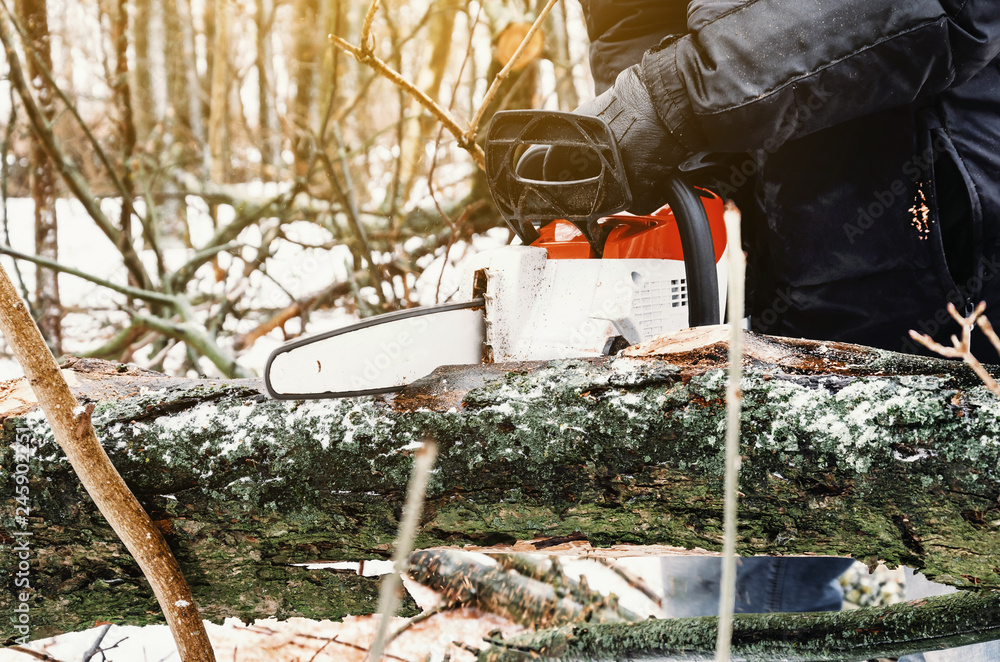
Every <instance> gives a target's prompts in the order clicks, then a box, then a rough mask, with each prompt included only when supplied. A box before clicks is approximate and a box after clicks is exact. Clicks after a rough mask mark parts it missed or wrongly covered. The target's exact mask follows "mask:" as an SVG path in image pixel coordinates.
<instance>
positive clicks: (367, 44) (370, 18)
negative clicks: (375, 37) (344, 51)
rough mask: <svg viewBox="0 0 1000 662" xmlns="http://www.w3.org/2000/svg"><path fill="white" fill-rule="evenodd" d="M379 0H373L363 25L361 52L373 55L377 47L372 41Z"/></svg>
mask: <svg viewBox="0 0 1000 662" xmlns="http://www.w3.org/2000/svg"><path fill="white" fill-rule="evenodd" d="M378 4H379V0H372V2H371V4H370V5H368V11H367V12H366V13H365V20H364V23H362V25H361V49H360V50H361V53H362V54H363V55H371V54H372V51H373V50H374V48H375V45H374V44H373V43H372V23H374V22H375V14H376V13H377V12H378Z"/></svg>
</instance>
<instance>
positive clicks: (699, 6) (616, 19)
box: [583, 0, 1000, 360]
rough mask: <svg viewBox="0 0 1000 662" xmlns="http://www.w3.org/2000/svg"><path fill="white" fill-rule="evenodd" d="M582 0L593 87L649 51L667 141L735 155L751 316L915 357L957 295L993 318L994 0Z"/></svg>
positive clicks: (998, 240) (650, 82)
mask: <svg viewBox="0 0 1000 662" xmlns="http://www.w3.org/2000/svg"><path fill="white" fill-rule="evenodd" d="M583 4H584V7H585V10H586V11H587V17H588V27H589V28H590V32H591V39H592V46H591V64H592V68H593V70H594V75H595V79H596V81H597V84H598V91H600V90H601V89H603V88H604V87H605V86H606V85H608V84H609V83H610V82H611V81H612V80H613V76H614V74H615V73H616V72H617V71H618V70H620V69H622V68H624V67H626V66H629V65H630V64H633V63H635V62H637V61H639V60H640V59H641V60H642V61H643V66H644V71H645V76H646V84H647V87H648V88H649V89H650V92H651V94H652V96H653V98H654V104H655V105H656V106H657V112H658V113H659V115H660V118H661V120H663V122H664V124H666V126H667V127H668V128H669V129H670V130H671V131H672V132H673V133H674V135H675V136H676V137H677V138H678V139H680V140H681V141H682V142H683V143H684V144H685V146H686V147H687V148H688V149H689V150H690V151H691V152H692V153H696V152H702V151H710V152H720V153H724V154H728V155H729V157H728V159H729V161H728V163H727V165H726V167H725V168H724V169H723V172H722V177H721V180H720V181H719V182H718V185H719V187H720V188H722V189H723V191H722V193H724V194H726V195H730V196H732V197H734V198H735V199H736V200H737V202H738V203H739V204H740V207H741V209H742V210H743V212H744V228H745V232H746V235H747V237H746V248H747V250H748V253H749V258H750V265H749V267H750V270H749V273H750V277H751V283H750V285H751V292H752V296H751V300H750V301H749V306H750V310H749V312H750V313H751V315H752V319H753V320H754V326H755V328H756V329H757V330H760V331H764V332H768V333H774V334H778V335H787V336H796V337H809V338H816V339H829V340H844V341H850V342H858V343H863V344H867V345H872V346H876V347H884V348H888V349H903V350H907V351H916V346H915V345H914V344H913V343H912V341H910V340H909V338H908V336H907V331H908V329H911V328H912V329H917V330H919V331H925V332H928V333H931V335H934V336H936V337H938V338H940V339H944V338H947V336H948V334H950V333H954V332H955V331H956V330H957V326H956V325H954V324H953V323H951V322H950V319H949V318H948V315H947V313H946V312H945V305H946V304H947V303H948V302H949V301H950V302H952V303H954V304H955V305H956V306H958V307H959V310H960V311H962V310H963V309H966V308H967V307H968V305H969V303H970V302H972V301H979V300H980V299H984V300H986V301H987V303H988V304H989V305H990V308H988V309H987V313H988V316H991V317H992V318H993V319H995V320H997V321H998V322H1000V59H998V53H1000V5H998V4H997V3H996V2H995V0H906V1H905V2H899V1H897V0H840V1H833V0H728V1H722V0H697V1H694V2H681V1H679V0H678V1H670V0H668V1H666V2H664V1H663V0H639V1H633V2H620V1H613V0H589V1H587V0H584V2H583ZM653 42H656V44H655V45H654V46H652V48H651V50H648V51H646V52H645V53H643V51H645V49H647V48H650V44H652V43H653ZM990 312H992V315H989V313H990ZM973 349H974V350H975V351H976V353H977V354H980V355H982V356H983V357H985V358H987V359H992V360H996V359H997V356H996V354H993V353H992V352H991V351H990V350H989V349H988V347H987V346H986V343H985V342H978V344H974V346H973Z"/></svg>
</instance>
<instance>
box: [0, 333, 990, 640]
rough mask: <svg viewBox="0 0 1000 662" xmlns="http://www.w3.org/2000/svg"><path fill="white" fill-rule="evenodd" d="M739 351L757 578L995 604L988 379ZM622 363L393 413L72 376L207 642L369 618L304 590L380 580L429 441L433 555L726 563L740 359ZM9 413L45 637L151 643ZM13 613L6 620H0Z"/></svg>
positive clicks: (29, 417) (104, 546)
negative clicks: (267, 623)
mask: <svg viewBox="0 0 1000 662" xmlns="http://www.w3.org/2000/svg"><path fill="white" fill-rule="evenodd" d="M747 340H748V352H747V358H746V377H745V379H744V382H743V396H744V401H743V402H744V412H743V418H742V430H743V440H744V441H743V450H742V454H743V469H742V474H741V487H740V489H741V499H740V525H741V528H740V539H739V542H738V550H739V552H740V553H741V554H744V555H753V554H785V555H809V554H833V555H851V556H854V557H856V558H861V559H865V560H868V561H869V562H872V563H874V562H875V561H877V560H880V559H881V560H884V561H886V562H887V563H889V564H890V565H894V564H899V563H905V564H907V565H912V566H915V567H919V568H922V569H923V572H924V573H925V574H927V575H928V576H931V577H934V578H936V579H937V581H943V582H946V583H950V584H953V585H956V586H978V587H983V588H998V587H1000V568H997V564H996V562H995V559H996V558H997V557H998V554H1000V539H998V535H997V532H998V529H1000V504H998V497H1000V475H998V474H1000V469H998V466H1000V435H998V430H1000V403H998V402H997V400H996V399H995V398H994V397H993V396H992V395H991V394H989V393H987V392H985V390H984V389H983V388H982V387H981V386H980V385H979V382H978V380H977V379H976V378H975V376H974V375H973V374H972V373H971V371H969V370H968V369H966V368H965V367H964V366H962V365H960V364H957V363H954V362H946V361H940V360H934V359H923V358H917V357H909V356H903V355H898V354H892V353H888V352H881V351H877V350H871V349H868V348H863V347H857V346H851V345H842V344H836V343H817V342H810V341H792V340H785V339H776V338H767V337H758V336H749V337H748V339H747ZM629 351H630V353H631V354H633V356H630V357H613V358H602V359H594V360H565V361H553V362H543V363H530V364H516V365H485V366H466V367H451V368H444V369H441V370H439V371H437V372H436V373H435V374H434V375H431V376H430V377H428V378H426V379H425V380H422V382H421V383H418V384H414V385H413V386H411V387H409V388H407V389H405V390H404V391H402V392H400V393H398V394H396V395H395V396H394V397H393V396H386V397H381V398H360V399H349V400H339V401H324V402H275V401H271V400H268V399H267V398H266V397H264V396H263V395H261V393H260V392H259V384H258V383H257V382H254V381H248V380H240V381H193V380H175V379H170V378H167V377H164V376H162V375H157V374H155V373H147V372H144V371H140V370H138V369H135V368H130V367H127V366H117V365H116V364H108V363H106V362H94V361H78V362H76V363H75V364H73V365H71V366H68V372H69V373H70V374H71V375H73V376H75V381H76V383H77V386H76V388H77V395H78V397H80V398H81V399H82V401H89V402H93V403H94V404H96V405H97V406H96V410H95V411H94V414H93V421H94V424H95V427H96V428H97V431H98V435H99V436H100V437H101V439H102V441H103V443H104V445H105V448H106V449H107V451H108V454H109V455H110V457H111V459H112V461H113V462H114V463H115V465H116V467H117V468H118V470H119V472H120V473H121V474H122V476H123V477H124V478H125V480H126V482H127V483H128V484H129V486H130V487H131V488H132V490H133V491H134V492H135V493H136V495H137V496H138V498H139V499H140V501H141V502H142V503H143V504H144V506H145V507H146V509H147V511H148V512H150V514H151V515H152V516H153V519H154V520H155V521H157V522H158V523H159V524H160V526H161V528H162V529H163V531H164V534H165V536H166V538H167V540H168V542H169V543H170V545H171V547H172V549H173V551H174V553H175V555H176V556H177V558H178V560H179V562H180V563H181V566H182V568H183V569H184V571H185V574H186V576H187V578H188V581H189V582H190V583H191V586H192V590H193V592H194V596H195V599H196V600H197V601H198V603H199V606H200V608H201V610H202V613H203V614H205V615H206V617H208V618H213V619H221V618H223V617H226V616H238V617H240V618H244V619H252V618H256V617H264V616H273V617H277V618H287V617H290V616H308V617H314V618H337V617H339V616H342V615H343V614H345V613H348V612H349V613H354V614H357V613H369V612H372V611H374V608H375V600H376V595H377V587H376V586H375V585H374V582H372V580H368V579H363V578H360V577H357V576H355V575H352V574H349V573H335V572H332V571H328V570H308V569H305V568H302V567H299V566H296V565H293V564H300V563H308V562H318V561H349V560H354V561H356V560H361V559H371V558H388V557H389V556H390V555H391V549H390V547H391V544H392V541H393V539H394V536H395V533H396V528H397V525H398V518H399V514H400V509H401V506H402V500H403V496H404V493H405V488H406V481H407V477H408V474H409V471H410V467H411V464H412V457H413V452H414V449H415V448H416V446H417V442H419V440H420V439H422V438H423V437H424V436H425V435H427V434H430V435H432V436H433V437H435V438H436V439H437V441H438V444H439V448H440V456H439V461H438V468H437V470H436V473H435V474H434V476H433V477H432V480H431V485H430V487H429V490H428V498H427V503H426V506H425V510H424V516H423V521H422V529H421V533H420V535H419V536H418V538H417V540H416V546H417V547H418V548H428V547H436V546H449V545H453V546H456V545H475V546H478V547H481V548H482V547H489V548H493V549H494V550H497V549H499V550H503V549H511V548H515V547H516V548H518V549H525V548H527V549H545V551H558V550H567V551H570V552H574V551H575V552H579V551H580V548H579V545H580V544H584V543H585V544H587V545H589V548H588V549H590V552H591V553H606V554H632V553H642V551H643V549H645V548H649V547H650V546H654V547H653V549H655V551H656V553H664V552H665V551H669V549H671V548H672V549H681V548H682V549H692V550H705V551H706V553H707V552H714V551H716V550H718V549H719V547H720V544H721V531H722V523H721V508H722V490H721V476H722V445H723V433H724V431H723V421H724V405H723V401H722V399H723V393H724V386H725V378H724V375H723V373H722V372H721V368H723V367H724V365H725V360H726V359H725V357H726V349H725V344H724V343H723V342H721V341H720V339H719V337H718V336H717V335H713V332H712V331H699V332H697V333H696V334H694V335H693V336H692V335H690V334H689V335H687V336H684V335H682V336H679V337H675V338H673V339H672V340H671V341H670V342H663V343H661V346H659V348H657V346H655V345H654V346H648V347H645V348H640V349H635V348H633V349H632V350H629ZM0 412H2V413H3V419H4V424H3V435H4V441H5V442H6V443H5V444H4V446H3V451H2V455H0V465H2V466H3V467H10V466H11V460H12V457H13V455H12V453H13V451H12V450H11V444H12V443H13V442H14V441H15V440H16V438H17V436H18V435H21V436H22V438H23V439H27V440H30V441H29V443H30V445H31V446H32V449H33V450H32V452H33V453H34V455H33V459H32V461H31V463H30V468H29V475H30V479H31V481H30V484H29V485H30V488H31V490H30V494H31V507H32V511H31V517H30V521H29V528H30V531H31V534H32V537H31V545H32V552H31V559H30V562H31V565H30V579H31V586H32V587H33V588H34V592H33V594H32V609H33V612H32V614H33V623H34V624H35V627H36V629H35V636H44V635H47V634H52V633H54V632H56V631H60V630H70V629H78V628H81V627H85V626H87V625H89V624H91V623H93V622H94V621H97V620H109V621H114V622H128V623H145V622H149V621H151V620H155V619H156V618H157V616H156V615H155V614H152V613H148V612H151V611H154V610H153V609H152V606H151V605H152V602H151V600H152V595H151V593H149V591H148V588H147V587H146V586H145V583H144V581H143V580H142V579H141V577H140V576H139V574H138V571H137V568H136V567H135V565H134V563H133V562H132V561H131V559H130V558H128V557H127V555H126V554H125V553H124V550H123V549H122V548H121V547H120V545H119V544H118V543H117V542H116V541H115V539H114V537H113V534H112V533H111V531H110V529H107V528H106V526H104V525H103V524H102V523H101V521H100V519H99V516H98V515H97V513H96V510H95V509H94V508H93V505H92V504H91V503H90V502H89V500H88V499H87V498H86V496H85V495H84V494H83V492H82V488H80V486H79V483H78V481H77V480H76V479H75V477H74V476H73V475H72V474H71V472H70V470H69V466H68V464H67V463H66V460H65V458H64V457H62V455H61V453H60V452H59V451H58V448H57V447H56V446H55V443H54V441H52V438H51V432H50V431H49V430H48V427H47V425H46V424H45V422H44V419H43V418H42V417H41V416H40V414H39V413H38V412H37V411H35V410H34V409H33V404H32V403H31V402H30V398H28V397H27V396H25V395H24V385H23V384H18V383H17V382H15V383H9V384H7V385H6V387H5V390H4V392H3V393H0ZM0 494H3V495H4V496H3V499H4V502H5V506H4V509H3V515H2V519H0V527H2V529H0V544H3V545H4V547H5V549H4V550H2V556H0V569H2V570H3V571H5V572H8V573H9V576H11V575H12V574H13V572H14V569H15V567H16V564H15V561H14V556H13V554H11V553H10V551H9V550H10V549H12V546H13V545H14V544H16V542H15V539H14V536H13V532H14V531H15V530H17V528H18V525H17V522H15V521H14V519H13V518H14V512H15V510H14V506H15V504H14V503H13V494H14V483H13V479H12V472H10V471H7V470H5V471H3V472H0ZM556 543H558V544H556ZM609 546H613V547H609ZM637 546H638V547H637ZM12 599H13V598H12V597H11V594H10V593H9V592H7V593H3V594H0V610H4V611H7V610H9V609H10V608H11V606H12V603H11V600H12Z"/></svg>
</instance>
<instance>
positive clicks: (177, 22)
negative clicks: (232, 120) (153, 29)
mask: <svg viewBox="0 0 1000 662" xmlns="http://www.w3.org/2000/svg"><path fill="white" fill-rule="evenodd" d="M159 3H160V12H161V15H162V16H163V27H164V33H165V35H166V38H165V39H164V47H165V65H166V74H167V108H168V109H169V119H170V122H169V125H170V127H169V131H170V133H171V135H172V137H173V140H174V141H175V142H177V141H187V140H189V139H190V138H191V136H192V135H193V133H194V132H193V131H192V128H191V88H190V87H188V79H187V72H188V67H189V64H190V63H192V58H190V57H188V52H187V47H186V46H187V40H186V39H185V35H184V27H183V21H184V20H186V19H185V17H184V16H182V15H181V12H180V8H179V6H178V4H179V0H159Z"/></svg>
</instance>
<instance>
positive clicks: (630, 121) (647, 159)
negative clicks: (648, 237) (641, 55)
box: [517, 64, 689, 214]
mask: <svg viewBox="0 0 1000 662" xmlns="http://www.w3.org/2000/svg"><path fill="white" fill-rule="evenodd" d="M573 112H575V113H580V114H582V115H592V116H594V117H599V118H601V119H603V120H604V121H605V122H607V123H608V126H610V127H611V132H612V134H613V135H614V137H615V141H616V142H617V143H618V147H619V149H620V151H621V156H622V162H623V163H624V165H625V176H626V177H627V178H628V183H629V187H630V188H631V190H632V206H631V208H630V210H629V211H632V212H634V213H637V214H647V213H649V212H652V211H654V210H656V209H657V208H659V207H660V206H661V205H663V203H664V200H663V197H662V194H661V193H660V189H661V185H662V184H663V182H664V180H665V179H666V178H667V177H668V176H669V175H670V174H671V173H673V172H674V170H675V169H676V168H677V165H678V164H679V163H680V162H681V161H683V160H684V159H685V158H686V157H687V156H688V155H689V152H688V150H687V148H685V147H684V146H683V145H682V144H681V143H680V141H678V140H677V139H676V138H675V137H674V136H673V135H672V134H671V133H670V131H668V130H667V128H666V127H665V126H664V125H663V123H662V122H661V121H660V118H659V117H657V114H656V110H655V109H654V108H653V101H652V99H651V98H650V96H649V92H648V91H647V90H646V85H645V83H644V82H643V80H642V65H641V64H636V65H634V66H631V67H629V68H628V69H626V70H624V71H623V72H621V73H620V74H619V75H618V78H617V79H616V80H615V84H614V85H612V86H611V88H610V89H608V90H607V91H606V92H604V93H603V94H601V95H599V96H597V97H596V98H594V99H592V100H591V101H588V102H587V103H585V104H583V105H581V106H580V107H579V108H577V109H576V110H575V111H573ZM541 149H545V150H546V153H545V156H544V160H542V167H541V173H539V168H538V163H539V161H540V160H541V159H540V158H539V157H540V156H541V155H540V153H539V149H538V148H533V149H529V150H528V151H527V152H525V154H524V156H522V157H521V160H520V161H518V165H517V172H518V174H520V175H521V176H523V177H529V178H531V179H544V180H545V181H576V180H580V179H586V178H588V177H594V176H596V175H598V174H600V161H599V160H598V159H597V158H596V154H593V153H588V152H589V150H577V149H571V148H565V147H559V148H548V147H543V148H541ZM539 174H540V175H541V176H539Z"/></svg>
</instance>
